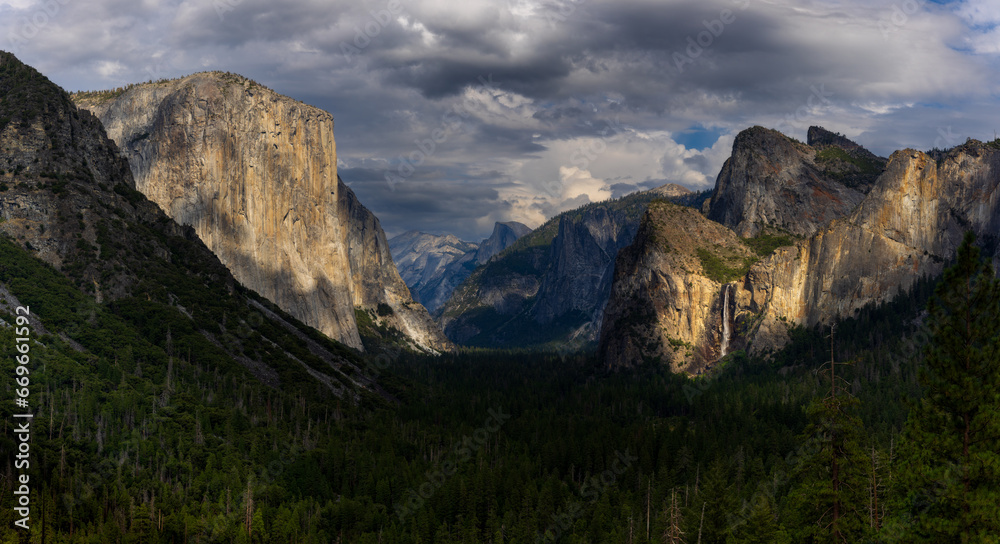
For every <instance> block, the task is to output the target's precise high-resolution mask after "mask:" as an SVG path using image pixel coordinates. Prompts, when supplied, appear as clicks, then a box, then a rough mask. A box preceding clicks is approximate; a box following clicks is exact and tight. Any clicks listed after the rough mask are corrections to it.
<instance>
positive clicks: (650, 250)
mask: <svg viewBox="0 0 1000 544" xmlns="http://www.w3.org/2000/svg"><path fill="white" fill-rule="evenodd" d="M752 130H753V129H752ZM759 141H760V142H766V140H759ZM840 145H843V144H842V142H841V144H840ZM838 149H839V148H838ZM736 153H740V154H752V153H753V151H752V150H751V149H747V148H745V147H742V146H734V154H736ZM760 153H761V154H762V155H763V154H766V151H765V150H762V151H761V152H760ZM731 161H732V159H731ZM733 162H736V161H733ZM768 175H769V174H766V173H763V172H760V171H751V172H748V173H745V174H744V175H742V176H741V177H742V179H744V180H746V183H745V184H744V187H746V188H748V190H754V191H759V190H761V188H769V189H770V190H771V191H774V192H775V193H777V194H778V195H781V194H783V191H784V189H783V188H782V187H780V186H776V185H768V184H767V183H764V182H761V181H760V180H759V179H757V178H758V177H760V176H764V177H767V176H768ZM719 179H720V182H721V181H722V180H723V179H724V178H723V176H721V175H720V178H719ZM749 188H753V189H749ZM728 190H729V191H730V192H731V193H732V192H735V189H734V188H732V187H730V188H729V189H728ZM715 193H716V194H719V193H720V188H719V187H716V191H715ZM755 194H756V195H757V196H755V198H758V199H761V198H763V199H765V200H767V198H766V197H764V196H762V195H761V194H760V193H755ZM770 199H771V200H772V201H777V200H780V198H779V197H777V196H776V195H775V194H772V195H771V197H770ZM805 221H806V222H807V223H809V222H810V218H809V217H806V219H805ZM812 224H813V225H814V224H815V223H812ZM739 225H740V224H737V225H736V226H737V227H738V226H739ZM998 227H1000V141H996V142H990V143H982V142H978V141H975V140H969V141H968V142H967V143H966V144H964V145H961V146H958V147H956V148H953V149H951V150H949V151H947V152H942V153H940V154H939V155H938V156H937V157H931V156H929V155H927V154H925V153H922V152H919V151H915V150H912V149H906V150H901V151H897V152H895V153H893V155H892V156H891V157H890V158H889V160H888V161H887V163H886V166H885V168H884V171H883V172H882V174H881V175H880V176H879V177H878V178H877V180H876V181H875V183H874V185H873V186H872V187H870V188H869V190H868V193H867V194H866V195H865V196H864V198H863V199H861V201H860V202H858V203H857V205H856V206H855V207H854V208H853V210H851V211H850V213H847V214H845V215H844V216H843V217H841V218H836V219H832V220H831V222H830V223H829V224H828V225H826V226H824V227H822V228H820V229H818V230H817V232H815V233H814V234H812V235H810V236H808V237H805V238H800V239H797V240H796V239H792V238H790V237H784V238H782V237H779V236H773V235H765V236H761V237H758V238H756V239H749V240H746V242H745V243H748V244H753V245H756V247H755V249H759V250H760V252H761V253H762V254H763V255H764V258H762V259H760V260H759V261H756V262H754V263H752V266H747V267H746V269H744V270H737V269H736V268H735V267H729V268H728V271H729V272H731V273H730V274H729V277H727V278H723V279H724V280H725V281H723V282H722V286H721V288H720V289H717V290H716V291H715V293H714V295H713V296H709V297H707V298H705V299H703V300H702V301H701V304H700V305H698V304H692V303H691V302H690V295H689V294H687V293H685V292H684V291H683V290H679V289H677V288H676V287H675V286H676V285H678V284H683V283H684V282H688V283H690V279H689V274H688V273H687V272H686V271H684V270H680V271H679V270H678V267H677V265H676V264H675V263H674V261H672V260H670V258H668V257H671V256H670V255H669V252H668V251H667V250H665V249H663V248H662V247H661V246H660V245H659V244H658V243H657V240H659V239H670V238H671V237H673V236H676V234H675V233H676V232H677V230H678V227H677V226H676V225H673V224H672V223H670V222H664V221H662V220H658V218H657V217H656V216H654V215H652V214H647V216H646V218H645V219H644V222H643V227H642V230H643V231H644V232H645V231H648V232H649V233H648V234H645V235H643V236H637V237H636V240H635V243H634V244H633V246H632V247H629V248H628V249H626V250H624V251H623V252H622V254H621V255H620V257H619V263H618V267H619V272H618V273H617V274H616V276H615V284H614V287H613V290H612V291H613V293H614V294H613V296H612V301H611V302H609V304H608V308H609V310H608V315H606V317H605V323H604V324H605V327H604V329H603V330H602V332H601V338H602V344H601V352H602V353H603V354H604V355H605V357H606V361H605V362H606V364H608V365H609V366H612V367H618V366H631V365H634V364H638V363H640V362H642V361H643V360H644V359H648V358H656V357H662V360H664V361H665V362H670V363H672V364H673V365H674V366H675V367H677V368H681V369H683V370H686V371H689V372H690V371H697V370H698V369H699V368H702V367H704V366H705V365H709V364H711V363H712V362H714V360H716V359H718V357H719V356H720V355H721V354H722V352H723V351H728V352H732V351H734V350H737V349H747V350H749V351H750V352H751V353H767V352H771V351H772V350H775V349H778V348H780V347H782V346H784V345H785V344H787V342H788V341H789V329H790V327H792V326H795V325H801V326H804V327H813V326H816V325H827V324H829V323H831V322H832V321H833V320H835V319H837V318H847V317H852V316H855V315H857V313H858V312H860V311H861V310H862V309H863V308H866V307H869V306H871V305H876V304H880V303H885V302H888V301H890V300H892V299H893V298H894V297H895V296H897V295H898V294H899V293H901V292H903V291H905V290H906V289H908V288H910V287H911V286H913V285H914V284H915V283H916V282H917V281H918V280H920V279H921V278H922V277H935V276H937V275H938V274H940V273H941V271H942V269H943V267H944V265H945V262H946V260H947V259H949V258H950V256H951V255H953V254H954V252H955V249H956V248H957V247H958V244H959V243H960V242H961V240H962V237H963V235H964V232H965V231H967V230H972V231H973V232H975V233H976V234H977V235H978V237H979V241H980V243H981V245H982V247H983V248H984V253H985V255H986V256H988V257H989V258H990V259H992V261H993V263H994V265H996V264H998V263H1000V244H998V235H997V232H998ZM738 232H739V230H738V229H737V233H738ZM702 246H703V247H706V246H707V244H702ZM772 251H773V253H772ZM629 297H632V298H631V299H630V298H629ZM706 307H708V308H711V309H712V310H711V311H710V312H706V311H705V308H706ZM678 322H680V323H681V324H682V326H681V328H680V330H677V329H675V328H672V327H673V324H675V323H678ZM725 328H729V330H730V331H731V334H730V335H729V336H728V338H727V344H728V345H727V350H722V343H723V342H722V338H723V336H722V335H720V334H718V333H717V332H716V333H715V334H711V333H710V334H700V335H699V331H702V330H706V329H707V330H710V331H711V330H713V329H714V330H715V331H719V330H723V329H725ZM685 337H691V338H696V339H697V341H695V342H691V345H692V347H693V352H694V355H695V357H694V358H693V359H692V358H684V357H677V356H675V354H674V352H675V351H677V350H676V349H675V347H676V346H684V347H687V346H686V345H685V344H679V343H678V341H680V340H681V339H683V338H685ZM622 346H625V347H624V348H623V347H622ZM636 346H638V347H636Z"/></svg>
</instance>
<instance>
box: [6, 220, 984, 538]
mask: <svg viewBox="0 0 1000 544" xmlns="http://www.w3.org/2000/svg"><path fill="white" fill-rule="evenodd" d="M3 249H4V256H3V257H4V258H3V263H2V266H0V283H2V284H3V285H5V286H6V287H7V289H8V290H9V291H10V293H11V294H13V295H14V296H16V297H18V299H19V300H20V301H21V302H22V303H23V304H28V305H30V306H31V307H32V308H33V310H37V312H38V313H39V314H41V315H49V316H51V317H50V319H49V320H48V323H50V326H52V327H59V330H60V331H63V332H62V333H56V332H55V331H49V334H46V335H42V336H41V337H40V338H38V343H37V344H36V345H35V346H34V347H33V348H32V354H33V355H32V356H33V358H34V362H33V366H34V368H35V369H34V370H33V371H32V374H31V379H32V396H31V398H32V402H33V403H34V404H35V405H36V406H38V409H37V413H36V415H35V418H34V420H33V426H34V429H35V431H34V432H35V434H34V436H33V438H32V445H31V447H32V452H33V453H32V455H33V462H34V463H35V464H34V465H33V467H34V468H33V469H32V470H33V474H34V476H33V481H34V482H35V489H34V493H35V499H34V504H33V509H32V524H31V530H30V531H16V532H15V531H13V530H10V529H8V530H6V532H5V534H4V536H3V539H2V541H3V542H33V543H34V542H38V543H62V542H67V543H68V542H92V543H119V542H121V543H125V542H128V543H132V542H135V543H147V542H152V543H182V542H192V543H193V542H204V543H209V542H219V543H222V542H232V543H249V542H275V543H278V542H282V543H283V542H304V543H306V542H307V543H313V542H316V543H320V542H323V543H327V542H342V543H346V542H361V543H383V542H384V543H389V542H399V543H432V542H433V543H453V542H454V543H458V542H462V543H474V542H489V543H540V542H565V543H583V542H609V543H610V542H614V543H630V544H632V543H651V542H657V543H660V542H663V543H672V544H676V543H680V542H686V543H691V544H695V543H703V544H716V543H727V544H735V543H765V542H775V543H782V542H789V543H791V542H796V543H798V542H807V543H825V542H852V543H853V542H963V543H964V542H969V543H972V542H997V535H998V534H1000V519H998V515H997V510H996V504H997V503H998V499H1000V474H998V470H1000V458H998V456H1000V453H998V452H1000V418H998V408H1000V406H998V394H1000V368H998V365H997V363H996V362H997V360H998V354H1000V351H998V342H1000V331H998V330H997V328H998V327H1000V319H998V317H1000V316H998V312H1000V287H998V282H997V279H996V276H995V274H994V271H993V270H992V268H991V267H990V266H989V265H988V264H987V263H985V262H984V261H983V260H982V259H981V258H980V255H979V251H978V249H977V248H976V246H975V243H974V239H973V238H972V237H971V236H969V237H967V239H966V241H965V243H964V244H963V245H962V247H961V248H960V249H959V252H958V254H957V256H956V257H955V261H954V263H953V264H952V265H951V266H950V267H949V268H948V269H947V271H946V272H945V274H944V275H943V276H942V277H941V278H923V279H922V280H920V281H918V282H917V283H916V284H915V285H914V286H913V287H912V288H911V289H909V290H908V291H906V292H902V293H900V294H899V295H898V296H897V297H896V298H895V299H893V300H892V301H891V302H888V303H886V304H883V305H880V306H871V307H867V308H865V309H864V310H863V311H860V312H858V313H857V314H856V315H855V316H854V317H852V318H850V319H845V320H841V321H839V322H838V323H836V324H835V325H834V326H833V327H816V328H811V329H806V328H801V327H798V328H794V329H792V331H791V333H792V337H793V340H792V342H791V343H790V344H789V345H788V346H787V347H785V348H784V349H782V350H781V351H779V352H776V353H769V354H761V355H759V356H749V355H747V354H746V353H744V352H736V353H733V354H731V355H730V356H728V357H727V358H726V360H725V361H724V362H723V364H721V365H716V368H715V369H714V373H713V374H712V375H710V376H701V377H697V378H688V377H685V376H680V375H674V374H671V373H670V372H669V371H668V370H666V369H665V367H664V366H661V365H656V364H650V365H647V366H645V367H642V368H638V369H636V370H634V371H628V372H625V371H622V372H609V371H606V370H604V367H603V365H602V364H601V362H600V361H599V360H597V359H596V357H595V356H593V355H592V354H589V353H587V352H572V353H570V352H566V353H560V352H522V351H512V350H508V351H497V350H484V349H465V350H462V351H461V352H459V353H455V354H449V355H443V356H438V357H431V356H425V355H415V354H410V353H405V352H400V353H396V354H395V356H394V357H391V358H386V357H384V356H383V357H381V358H379V359H378V360H377V364H374V363H372V361H369V364H366V365H363V366H364V368H367V370H366V372H367V373H369V374H371V377H373V378H375V379H377V381H378V383H379V384H380V385H381V387H382V388H383V390H384V392H385V393H386V395H385V396H376V395H367V396H363V397H362V399H361V401H360V402H357V403H353V402H348V401H343V400H339V399H337V398H336V397H334V396H333V395H331V394H330V393H329V390H327V389H325V388H322V387H316V386H315V385H312V384H310V385H306V384H307V378H306V377H305V376H303V375H302V373H299V374H288V375H287V376H283V380H285V381H284V383H285V384H286V385H284V386H282V387H281V388H277V389H276V388H271V387H268V386H266V385H263V384H262V383H260V382H259V381H257V380H255V379H254V378H253V377H252V376H251V375H250V374H249V372H247V371H246V370H245V369H243V368H242V367H240V366H238V365H234V364H232V363H227V362H226V359H225V358H223V357H221V356H215V355H213V352H212V350H211V349H208V347H205V346H204V345H202V344H199V343H198V342H199V341H200V340H198V338H200V336H199V335H198V334H196V332H195V331H194V330H191V329H190V326H189V327H188V328H187V329H186V328H185V326H184V320H183V319H178V318H176V316H174V315H173V314H172V313H171V312H170V311H168V309H166V308H160V307H159V306H155V305H154V307H153V309H152V310H151V309H150V306H148V305H143V304H140V303H137V302H134V301H133V302H129V301H122V302H117V303H113V304H109V305H97V304H93V303H90V304H89V305H88V304H86V303H85V300H86V299H85V297H83V295H82V294H80V292H79V291H77V290H76V289H77V288H76V287H75V286H74V285H73V284H72V283H71V282H70V281H69V280H67V279H66V278H65V277H64V276H62V275H60V274H58V273H56V272H55V271H54V270H53V269H51V268H50V267H47V265H44V264H43V263H41V262H40V261H37V260H34V258H33V257H31V256H30V255H29V254H27V253H26V252H24V251H23V250H21V249H19V248H17V247H16V246H15V245H14V244H11V243H9V242H4V244H3ZM11 263H20V264H19V265H17V266H14V265H12V264H11ZM29 278H30V281H29ZM74 293H75V294H74ZM74 297H77V298H78V299H79V301H77V303H75V304H69V306H75V308H76V310H75V311H67V312H62V313H60V312H58V311H57V308H59V307H65V306H66V305H67V303H66V301H73V300H76V299H74ZM156 308H160V309H159V310H156ZM154 310H156V311H154ZM220 311H221V312H223V313H225V312H227V311H234V310H232V309H228V310H227V309H225V308H223V309H221V310H220ZM175 313H176V312H175ZM2 317H3V319H4V320H5V321H6V323H7V325H8V326H5V327H0V346H2V349H3V350H4V353H3V354H2V357H0V361H2V362H0V366H2V369H0V372H4V373H8V374H7V375H11V376H12V375H13V373H14V366H15V365H16V362H15V359H14V357H15V355H16V348H15V346H16V342H15V340H14V338H15V333H14V329H13V327H11V326H10V325H13V324H14V323H15V316H14V315H12V314H7V315H4V316H2ZM221 319H223V320H225V319H226V317H225V315H223V316H222V317H221ZM250 322H251V323H252V324H253V326H264V324H263V323H260V322H254V321H252V320H251V321H250ZM254 332H255V331H246V334H245V335H244V336H247V337H252V336H253V334H254ZM209 347H210V346H209ZM352 357H355V355H352ZM356 357H361V356H360V355H357V356H356ZM364 357H371V356H370V355H368V356H364ZM387 360H391V362H390V363H389V364H385V361H387ZM295 380H300V381H301V386H296V383H297V382H296V381H295ZM5 383H6V384H7V393H8V395H11V396H13V385H12V383H11V381H7V380H5ZM0 411H2V418H0V419H2V420H3V422H4V423H3V425H4V426H5V429H4V433H3V436H4V438H3V442H2V443H0V450H3V452H4V460H5V461H4V462H5V468H4V470H3V475H2V478H0V487H2V497H3V502H4V504H3V507H2V508H0V517H2V520H0V521H2V524H3V527H7V528H9V527H11V526H12V523H13V520H14V517H15V514H14V511H13V501H14V498H13V495H12V489H13V488H14V483H15V482H14V479H15V478H16V476H15V472H14V470H13V454H12V452H13V450H14V449H15V448H16V444H15V443H14V439H13V438H12V437H13V432H12V429H11V426H12V425H13V423H12V422H13V421H14V418H13V417H12V414H13V413H14V412H13V411H14V407H13V406H12V403H4V404H3V406H2V408H0Z"/></svg>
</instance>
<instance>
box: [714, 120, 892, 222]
mask: <svg viewBox="0 0 1000 544" xmlns="http://www.w3.org/2000/svg"><path fill="white" fill-rule="evenodd" d="M809 135H810V138H811V140H810V141H811V142H812V143H814V144H815V146H811V145H806V144H803V143H801V142H798V141H795V140H792V139H791V138H789V137H787V136H785V135H784V134H782V133H780V132H778V131H776V130H771V129H766V128H763V127H752V128H749V129H747V130H744V131H742V132H740V133H739V134H738V135H737V136H736V139H735V141H734V142H733V151H732V155H731V156H730V158H729V159H727V160H726V162H725V163H724V164H723V166H722V171H721V172H719V176H718V178H717V179H716V182H715V190H714V191H713V192H712V197H711V198H710V199H709V200H708V202H707V203H706V204H705V205H704V207H703V211H704V213H705V215H706V217H708V218H709V219H711V220H713V221H717V222H719V223H722V224H723V225H726V226H727V227H729V228H731V229H733V230H734V231H736V233H737V234H739V235H740V236H743V237H753V236H757V235H758V234H761V233H776V232H777V233H790V234H793V235H796V236H811V235H812V234H813V233H815V232H816V231H817V230H819V229H821V228H822V227H824V226H826V225H827V224H829V223H830V221H832V220H834V219H837V218H839V217H843V216H845V215H847V214H848V213H850V212H851V210H853V209H854V207H855V206H857V205H858V203H859V202H861V200H862V198H864V196H865V193H866V192H867V191H868V189H869V188H870V185H869V182H870V180H873V179H874V177H876V176H877V175H878V174H879V173H881V171H882V169H883V168H884V160H882V159H879V158H878V157H875V156H874V155H870V154H869V153H867V151H865V150H864V149H863V148H861V147H860V146H858V145H857V144H854V143H853V142H850V140H847V139H846V138H842V137H835V136H836V135H833V133H830V132H828V131H826V130H824V129H821V128H819V127H812V128H810V130H809ZM869 155H870V156H871V157H873V158H871V159H869V158H867V157H868V156H869ZM855 157H858V158H855ZM866 180H867V181H866Z"/></svg>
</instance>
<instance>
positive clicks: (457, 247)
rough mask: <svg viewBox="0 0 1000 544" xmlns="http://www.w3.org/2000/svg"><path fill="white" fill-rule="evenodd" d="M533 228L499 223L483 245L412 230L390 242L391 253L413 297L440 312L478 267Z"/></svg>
mask: <svg viewBox="0 0 1000 544" xmlns="http://www.w3.org/2000/svg"><path fill="white" fill-rule="evenodd" d="M529 232H531V229H530V228H528V227H527V225H524V224H523V223H518V222H517V221H507V222H502V223H501V222H498V223H495V224H494V225H493V233H492V234H491V235H490V236H489V238H486V239H485V240H483V241H482V242H480V243H478V244H476V243H474V242H465V241H462V240H459V239H458V238H457V237H455V236H454V235H450V234H449V235H444V236H438V235H434V234H427V233H424V232H418V231H410V232H405V233H403V234H400V235H399V236H395V237H393V238H391V239H390V240H389V250H390V251H391V252H392V258H393V260H394V261H395V262H396V266H397V267H398V268H399V274H400V276H402V278H403V281H405V282H406V285H407V286H409V288H410V292H411V293H412V294H413V298H414V299H416V300H417V301H418V302H420V303H421V304H423V305H424V306H425V307H426V308H427V309H428V310H429V311H430V312H432V313H433V312H435V311H437V310H438V309H439V308H440V307H441V306H442V305H444V303H445V302H446V301H447V300H448V297H450V296H451V294H452V292H454V291H455V288H456V287H458V286H459V285H460V284H461V283H462V281H464V280H465V278H467V277H469V274H471V273H472V271H473V270H475V269H476V267H477V266H479V265H482V264H484V263H486V262H488V261H489V260H490V259H491V258H493V256H495V255H497V254H498V253H500V252H501V251H503V250H505V249H507V248H508V247H510V246H511V244H513V243H514V242H516V241H517V239H518V238H520V237H522V236H524V235H526V234H528V233H529Z"/></svg>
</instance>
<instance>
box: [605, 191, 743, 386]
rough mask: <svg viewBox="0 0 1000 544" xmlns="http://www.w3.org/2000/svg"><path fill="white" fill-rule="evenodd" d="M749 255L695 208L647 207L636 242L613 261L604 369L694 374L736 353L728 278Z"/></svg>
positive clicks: (657, 203)
mask: <svg viewBox="0 0 1000 544" xmlns="http://www.w3.org/2000/svg"><path fill="white" fill-rule="evenodd" d="M754 257H755V254H754V252H753V251H752V250H751V249H750V248H748V247H747V246H746V245H745V244H744V243H743V242H742V241H741V240H740V238H739V237H737V236H736V234H735V233H733V231H731V230H730V229H728V228H726V227H724V226H722V225H720V224H718V223H716V222H714V221H710V220H708V219H706V218H705V217H704V216H702V215H701V214H700V213H699V212H698V211H697V210H695V209H693V208H688V207H683V206H678V205H676V204H672V203H669V202H665V201H655V202H653V203H651V204H650V205H649V208H648V209H647V210H646V213H645V215H644V216H643V219H642V223H641V226H640V227H639V231H638V233H637V234H636V236H635V239H634V241H633V242H632V244H630V245H629V246H628V247H626V248H624V249H622V250H621V252H619V253H618V257H617V262H616V265H615V271H614V282H613V284H612V285H613V286H612V288H611V294H610V298H609V300H608V303H607V308H606V309H605V311H604V321H603V327H602V329H601V338H600V352H601V356H602V360H604V361H605V364H607V365H609V366H612V367H618V366H630V365H634V364H638V363H640V362H643V361H657V360H659V361H661V362H663V363H665V364H669V365H670V366H671V369H673V370H674V371H678V372H691V373H693V372H698V371H700V370H701V369H703V368H705V367H707V366H708V365H710V364H711V363H712V362H713V361H716V360H718V359H719V358H720V357H723V356H725V355H726V354H727V353H728V352H730V351H731V350H732V349H733V347H735V342H733V338H734V336H735V335H734V334H733V326H734V322H733V319H732V311H733V309H734V307H735V298H734V296H733V293H734V292H735V288H734V287H735V286H734V285H733V284H731V283H729V282H730V281H732V280H733V279H735V277H734V276H737V275H738V274H739V272H740V271H742V270H745V268H746V267H747V266H749V263H750V262H752V261H753V260H754Z"/></svg>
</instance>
